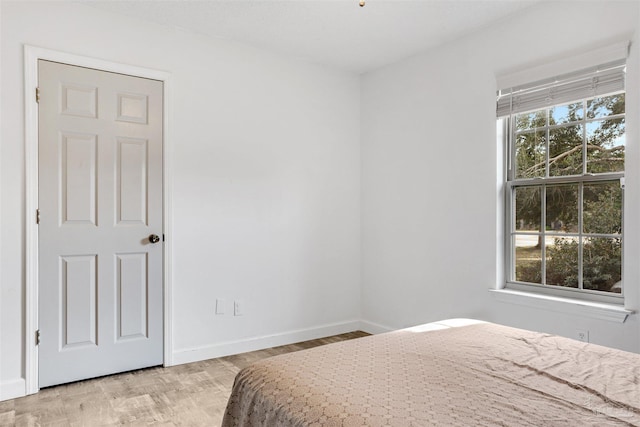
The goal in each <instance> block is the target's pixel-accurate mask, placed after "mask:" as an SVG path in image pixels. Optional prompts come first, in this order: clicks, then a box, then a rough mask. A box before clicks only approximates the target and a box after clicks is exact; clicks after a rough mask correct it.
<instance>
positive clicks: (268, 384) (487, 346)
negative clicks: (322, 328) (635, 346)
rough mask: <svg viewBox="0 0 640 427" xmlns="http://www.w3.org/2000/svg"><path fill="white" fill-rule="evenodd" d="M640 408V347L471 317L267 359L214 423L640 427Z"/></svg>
mask: <svg viewBox="0 0 640 427" xmlns="http://www.w3.org/2000/svg"><path fill="white" fill-rule="evenodd" d="M639 408H640V355H637V354H632V353H627V352H623V351H618V350H613V349H609V348H605V347H600V346H596V345H593V344H585V343H581V342H578V341H573V340H569V339H566V338H560V337H557V336H552V335H546V334H539V333H535V332H529V331H523V330H519V329H513V328H508V327H504V326H499V325H494V324H477V325H472V326H463V327H458V328H451V329H445V330H439V331H430V332H410V331H407V330H402V331H396V332H391V333H386V334H381V335H375V336H370V337H365V338H360V339H356V340H352V341H345V342H340V343H336V344H330V345H326V346H323V347H318V348H314V349H310V350H304V351H300V352H296V353H290V354H285V355H281V356H276V357H272V358H270V359H265V360H263V361H260V362H258V363H255V364H253V365H252V366H249V367H247V368H245V369H243V370H242V371H240V372H239V373H238V375H237V377H236V381H235V384H234V387H233V392H232V395H231V397H230V398H229V403H228V406H227V410H226V414H225V417H224V421H223V423H222V425H223V427H231V426H269V427H275V426H497V425H499V426H518V427H522V426H615V425H635V426H640V409H639Z"/></svg>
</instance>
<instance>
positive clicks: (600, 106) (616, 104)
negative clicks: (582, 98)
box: [587, 93, 625, 119]
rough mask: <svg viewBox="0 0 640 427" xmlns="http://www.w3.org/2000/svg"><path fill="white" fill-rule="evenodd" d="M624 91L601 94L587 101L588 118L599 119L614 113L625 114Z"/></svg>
mask: <svg viewBox="0 0 640 427" xmlns="http://www.w3.org/2000/svg"><path fill="white" fill-rule="evenodd" d="M624 112H625V103H624V93H619V94H617V95H611V96H601V97H598V98H593V99H590V100H588V101H587V118H589V119H597V118H598V117H607V116H611V115H613V114H624Z"/></svg>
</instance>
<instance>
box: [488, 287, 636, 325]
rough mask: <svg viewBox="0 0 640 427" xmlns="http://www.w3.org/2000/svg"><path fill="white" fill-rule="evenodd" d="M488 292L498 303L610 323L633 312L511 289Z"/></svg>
mask: <svg viewBox="0 0 640 427" xmlns="http://www.w3.org/2000/svg"><path fill="white" fill-rule="evenodd" d="M489 292H491V294H492V295H493V297H494V298H495V299H496V300H498V301H500V302H506V303H510V304H519V305H525V306H528V307H535V308H541V309H546V310H553V311H559V312H562V313H567V314H575V315H580V316H587V317H591V318H595V319H600V320H608V321H610V322H618V323H624V321H625V320H627V317H628V316H629V315H630V314H633V313H634V311H633V310H628V309H626V308H624V307H622V306H620V305H615V304H605V303H601V302H593V301H582V300H576V299H571V298H563V297H557V296H551V295H541V294H535V293H532V292H523V291H516V290H512V289H490V290H489Z"/></svg>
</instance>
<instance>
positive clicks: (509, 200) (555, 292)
mask: <svg viewBox="0 0 640 427" xmlns="http://www.w3.org/2000/svg"><path fill="white" fill-rule="evenodd" d="M620 93H623V94H625V95H626V88H625V89H623V90H617V91H614V92H611V93H608V94H599V95H597V96H595V97H605V96H611V95H615V94H620ZM593 98H594V97H590V96H583V97H581V98H580V99H578V100H575V101H573V102H578V101H579V102H582V103H583V106H585V107H586V104H587V101H588V100H590V99H593ZM567 104H568V102H565V101H562V102H559V103H554V104H550V105H546V106H544V107H541V108H536V109H534V110H532V111H531V112H534V111H539V110H542V109H544V110H545V111H546V114H547V117H546V119H545V126H544V128H538V129H539V130H544V132H545V134H546V138H545V140H546V141H545V173H544V175H545V176H544V177H534V178H516V176H515V175H516V144H515V139H516V138H515V136H516V131H515V121H516V116H517V114H525V113H527V112H526V111H518V112H517V114H514V113H511V114H510V115H508V116H504V117H498V118H497V121H498V123H499V126H500V127H501V130H502V139H503V141H502V143H503V144H504V145H503V147H504V160H505V161H504V168H505V169H504V175H503V176H504V178H503V183H504V195H505V197H504V203H505V209H504V217H503V218H504V230H505V239H504V262H505V264H504V267H505V268H504V274H505V276H504V282H505V288H506V289H511V290H516V291H524V292H534V293H537V294H542V295H550V296H557V297H564V298H570V299H576V300H585V301H594V302H601V303H608V304H615V305H623V304H624V288H625V285H624V282H625V281H624V247H625V244H624V242H625V238H624V235H625V227H624V206H625V200H624V177H625V170H623V171H621V172H605V173H597V174H594V173H587V168H588V164H587V149H586V144H587V139H586V136H587V124H588V123H591V122H598V121H602V120H603V119H604V120H615V119H619V118H623V119H624V120H625V123H626V108H625V112H624V113H623V114H612V115H610V116H607V117H606V118H602V117H595V118H589V117H587V111H586V109H585V110H584V112H583V118H582V119H581V120H580V121H578V122H573V123H570V124H567V123H564V124H560V125H550V124H549V121H548V120H549V112H550V108H552V107H555V106H562V105H567ZM577 123H579V124H581V125H582V126H583V127H584V129H583V130H582V132H583V140H582V148H583V153H582V173H581V174H579V175H563V176H550V171H549V132H550V130H551V129H555V128H559V127H563V126H570V125H575V124H577ZM532 131H533V132H535V131H537V130H535V129H534V130H532ZM625 138H626V130H625ZM626 145H627V144H626V141H625V147H626ZM625 168H626V160H625ZM604 181H608V182H612V181H619V182H620V185H621V232H620V234H606V233H585V232H584V229H583V224H582V214H583V212H584V204H583V188H584V185H585V184H589V183H597V182H604ZM560 184H572V185H577V186H578V213H579V215H578V217H579V219H578V231H577V232H575V233H562V234H560V233H555V232H553V231H548V230H546V227H545V222H546V213H545V210H546V209H545V207H546V206H545V203H546V197H545V195H546V188H547V187H548V186H550V185H560ZM524 187H539V188H540V189H541V214H540V215H541V218H540V227H539V230H538V231H537V232H535V231H532V232H522V231H520V232H518V231H517V230H516V229H515V223H516V219H515V215H516V208H515V189H516V188H524ZM517 235H533V236H541V237H542V239H543V240H544V239H545V238H546V237H554V236H558V237H562V236H565V235H566V236H572V237H578V239H579V247H578V277H579V278H578V286H579V287H578V288H571V287H563V286H559V285H548V284H543V283H544V282H545V280H544V279H545V278H544V275H545V263H546V254H545V251H544V247H545V245H544V244H543V245H542V247H541V253H540V256H541V275H542V280H541V282H542V283H541V284H537V283H530V282H520V281H517V280H515V267H516V266H515V250H516V240H515V239H516V236H517ZM590 236H593V237H603V238H619V239H620V240H621V279H620V282H621V292H620V293H611V292H606V291H598V290H590V289H584V288H582V286H583V264H584V262H583V261H584V259H583V249H584V242H585V240H586V239H587V238H589V237H590Z"/></svg>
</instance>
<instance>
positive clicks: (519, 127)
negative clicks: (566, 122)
mask: <svg viewBox="0 0 640 427" xmlns="http://www.w3.org/2000/svg"><path fill="white" fill-rule="evenodd" d="M546 125H547V110H538V111H532V112H530V113H523V114H518V115H516V132H520V131H523V130H528V129H535V128H541V127H545V126H546Z"/></svg>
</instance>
